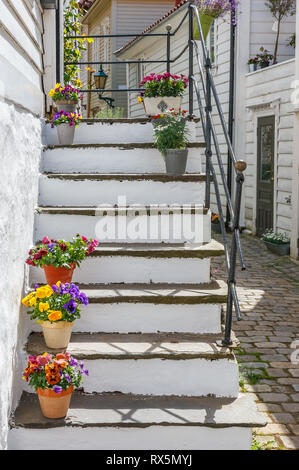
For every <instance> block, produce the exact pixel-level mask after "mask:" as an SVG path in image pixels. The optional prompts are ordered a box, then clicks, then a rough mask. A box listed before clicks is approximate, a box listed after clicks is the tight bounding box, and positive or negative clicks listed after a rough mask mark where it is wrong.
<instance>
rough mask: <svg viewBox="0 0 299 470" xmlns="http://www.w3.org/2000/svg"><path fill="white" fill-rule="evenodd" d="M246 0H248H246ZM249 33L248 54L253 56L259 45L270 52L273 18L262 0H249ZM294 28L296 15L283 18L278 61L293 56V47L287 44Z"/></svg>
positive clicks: (271, 50)
mask: <svg viewBox="0 0 299 470" xmlns="http://www.w3.org/2000/svg"><path fill="white" fill-rule="evenodd" d="M247 1H248V0H247ZM250 16H251V28H250V29H251V34H250V55H251V56H254V55H256V53H257V52H259V49H260V47H261V46H263V47H264V48H265V49H268V50H269V51H270V52H271V53H272V54H273V51H274V43H275V38H276V33H275V31H274V30H273V25H274V22H275V19H274V18H273V16H272V14H271V12H270V11H269V8H268V7H267V6H266V5H265V1H264V0H251V14H250ZM295 29H296V16H295V15H294V16H291V17H288V18H286V19H284V20H283V22H282V24H281V34H280V40H279V48H278V62H282V61H284V60H288V59H290V58H292V57H294V48H293V47H290V46H288V45H287V42H288V41H289V39H290V36H291V34H292V33H294V32H295Z"/></svg>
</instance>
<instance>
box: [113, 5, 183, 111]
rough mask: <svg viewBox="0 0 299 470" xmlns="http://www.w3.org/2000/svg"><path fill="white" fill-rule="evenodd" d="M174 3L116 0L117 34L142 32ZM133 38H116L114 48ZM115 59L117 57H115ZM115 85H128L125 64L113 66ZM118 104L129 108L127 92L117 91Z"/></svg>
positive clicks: (114, 11) (114, 17) (115, 95)
mask: <svg viewBox="0 0 299 470" xmlns="http://www.w3.org/2000/svg"><path fill="white" fill-rule="evenodd" d="M173 5H174V2H173V1H172V0H148V1H146V2H144V1H140V0H114V8H113V20H112V24H113V27H114V28H115V29H114V32H115V33H117V34H127V33H128V34H135V33H141V32H142V31H143V30H144V29H145V28H147V27H148V26H149V25H150V24H152V23H153V22H154V21H156V20H157V18H160V17H161V16H163V15H164V14H165V13H167V12H168V11H169V10H170V9H171V8H172V7H173ZM131 39H132V38H128V37H127V38H125V37H124V38H116V39H115V41H114V44H113V50H117V49H119V48H120V47H122V46H123V45H124V44H126V43H127V42H128V41H129V40H131ZM114 59H115V57H114ZM113 85H114V87H115V88H118V87H119V86H123V87H125V88H126V86H127V75H126V66H125V65H115V66H114V67H113ZM113 97H114V98H115V100H116V105H117V106H120V107H123V108H125V109H127V104H128V96H127V93H122V92H117V93H115V94H114V95H113Z"/></svg>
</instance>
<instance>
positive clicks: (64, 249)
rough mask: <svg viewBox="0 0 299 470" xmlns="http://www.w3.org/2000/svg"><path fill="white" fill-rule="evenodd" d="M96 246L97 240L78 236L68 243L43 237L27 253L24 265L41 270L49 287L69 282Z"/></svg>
mask: <svg viewBox="0 0 299 470" xmlns="http://www.w3.org/2000/svg"><path fill="white" fill-rule="evenodd" d="M98 244H99V242H98V240H96V239H93V238H89V239H88V238H86V237H82V236H81V235H79V234H78V235H76V237H73V238H72V240H71V241H69V242H67V241H65V240H54V239H50V238H49V237H44V238H43V239H42V243H40V244H38V245H37V246H36V247H34V248H32V249H31V250H30V251H29V256H28V258H27V260H26V263H27V264H29V265H30V266H37V267H40V268H43V269H44V272H45V276H46V280H47V283H48V284H49V285H52V284H56V282H58V281H61V282H71V280H72V277H73V272H74V269H75V268H76V266H80V263H81V262H82V261H83V260H84V259H85V257H86V256H88V255H89V254H90V253H92V252H93V251H94V250H95V248H96V247H97V246H98Z"/></svg>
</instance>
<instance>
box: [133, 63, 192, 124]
mask: <svg viewBox="0 0 299 470" xmlns="http://www.w3.org/2000/svg"><path fill="white" fill-rule="evenodd" d="M188 82H189V80H188V78H187V77H186V76H185V75H183V74H181V75H171V74H170V73H168V72H166V73H163V74H157V75H156V74H155V73H151V74H150V75H148V76H147V77H144V79H143V80H142V81H141V82H140V83H139V88H144V91H143V92H141V96H140V100H139V101H141V100H142V102H143V104H144V109H145V112H146V114H147V115H149V116H155V115H157V114H159V113H161V112H162V113H164V112H165V111H168V110H169V109H171V108H173V109H175V110H176V111H178V110H179V109H180V108H181V104H182V96H183V94H184V92H185V89H186V88H187V86H188Z"/></svg>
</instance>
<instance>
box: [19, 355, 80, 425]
mask: <svg viewBox="0 0 299 470" xmlns="http://www.w3.org/2000/svg"><path fill="white" fill-rule="evenodd" d="M84 374H85V375H88V370H87V369H85V368H84V364H83V362H81V363H80V364H79V362H78V361H77V360H76V359H75V358H73V357H72V356H71V355H70V354H69V353H67V352H66V353H59V354H56V356H53V355H52V354H49V353H47V352H46V353H44V354H43V355H41V356H29V357H28V364H27V367H26V368H25V370H24V372H23V379H24V380H26V382H27V383H28V385H29V386H30V387H32V388H34V390H35V391H36V393H37V394H38V398H39V402H40V406H41V410H42V413H43V415H44V416H45V417H46V418H64V417H65V416H66V414H67V411H68V409H69V405H70V400H71V396H72V392H73V391H74V387H80V385H81V384H82V383H83V375H84Z"/></svg>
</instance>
